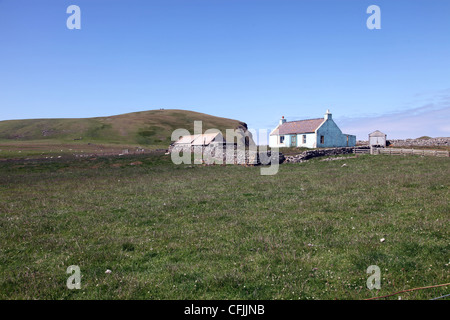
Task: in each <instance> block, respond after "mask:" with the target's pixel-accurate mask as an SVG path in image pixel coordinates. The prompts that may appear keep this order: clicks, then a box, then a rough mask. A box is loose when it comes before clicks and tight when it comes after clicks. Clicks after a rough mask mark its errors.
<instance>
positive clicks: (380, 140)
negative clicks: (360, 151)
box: [369, 130, 386, 148]
mask: <svg viewBox="0 0 450 320" xmlns="http://www.w3.org/2000/svg"><path fill="white" fill-rule="evenodd" d="M369 146H371V147H375V146H376V147H383V148H384V147H386V134H385V133H383V132H381V131H379V130H376V131H374V132H372V133H369Z"/></svg>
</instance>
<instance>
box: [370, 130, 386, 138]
mask: <svg viewBox="0 0 450 320" xmlns="http://www.w3.org/2000/svg"><path fill="white" fill-rule="evenodd" d="M369 137H386V134H385V133H383V132H381V131H379V130H376V131H374V132H372V133H369Z"/></svg>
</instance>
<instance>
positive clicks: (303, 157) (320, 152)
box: [285, 147, 369, 163]
mask: <svg viewBox="0 0 450 320" xmlns="http://www.w3.org/2000/svg"><path fill="white" fill-rule="evenodd" d="M366 148H369V147H366ZM350 153H354V148H351V147H344V148H329V149H317V150H307V151H304V152H302V153H300V154H297V155H295V156H286V157H285V162H286V163H301V162H305V161H307V160H308V159H311V158H315V157H323V156H333V155H338V154H350Z"/></svg>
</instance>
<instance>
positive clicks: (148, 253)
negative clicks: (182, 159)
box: [0, 154, 450, 300]
mask: <svg viewBox="0 0 450 320" xmlns="http://www.w3.org/2000/svg"><path fill="white" fill-rule="evenodd" d="M320 160H321V159H314V160H311V161H309V162H306V163H301V164H283V165H280V168H279V172H278V174H276V175H273V176H262V175H260V168H259V167H244V166H234V165H226V166H220V165H217V166H203V165H187V164H183V165H174V164H172V162H171V160H170V156H167V155H163V154H156V155H135V156H123V157H95V158H85V159H72V158H65V157H63V158H61V159H34V160H25V159H18V160H1V161H0V200H1V201H0V299H367V298H371V297H377V296H383V295H388V294H390V293H394V292H397V291H402V290H407V289H412V288H418V287H424V286H432V285H439V284H445V283H450V242H449V240H450V224H449V217H450V206H449V190H450V180H449V174H450V158H437V157H426V158H425V157H417V156H407V157H400V156H383V155H379V156H370V155H365V156H360V157H357V158H352V159H342V160H337V161H320ZM344 163H345V164H346V166H343V164H344ZM381 239H384V241H381ZM71 265H76V266H79V267H80V270H81V289H79V290H78V289H73V290H69V289H68V288H67V287H66V281H67V279H68V277H69V276H70V274H67V273H66V270H67V268H68V267H69V266H71ZM371 265H376V266H378V267H379V268H380V271H381V289H373V290H369V289H368V288H367V287H366V281H367V279H368V278H369V276H370V274H367V273H366V270H367V268H368V267H369V266H371ZM106 270H111V272H110V273H105V271H106ZM449 292H450V286H446V287H439V288H431V289H425V290H417V291H413V292H409V293H402V294H399V295H396V296H393V297H391V298H390V299H398V298H399V296H400V297H401V299H403V300H406V299H432V298H435V297H438V296H441V295H444V294H448V293H449Z"/></svg>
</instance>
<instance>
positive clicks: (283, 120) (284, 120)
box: [280, 116, 286, 125]
mask: <svg viewBox="0 0 450 320" xmlns="http://www.w3.org/2000/svg"><path fill="white" fill-rule="evenodd" d="M285 122H286V119H285V118H284V116H282V117H281V119H280V125H282V124H283V123H285Z"/></svg>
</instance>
